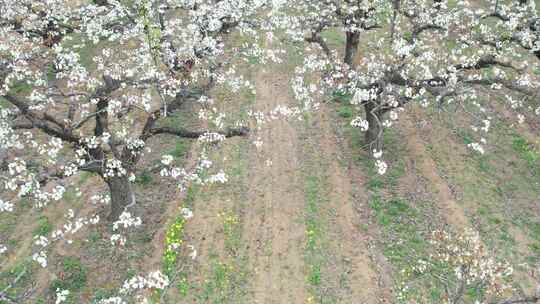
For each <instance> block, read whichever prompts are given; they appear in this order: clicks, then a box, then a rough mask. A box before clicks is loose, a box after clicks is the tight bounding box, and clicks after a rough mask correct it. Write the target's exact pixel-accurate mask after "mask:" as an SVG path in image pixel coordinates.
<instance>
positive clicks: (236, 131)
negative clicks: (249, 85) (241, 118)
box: [150, 127, 249, 139]
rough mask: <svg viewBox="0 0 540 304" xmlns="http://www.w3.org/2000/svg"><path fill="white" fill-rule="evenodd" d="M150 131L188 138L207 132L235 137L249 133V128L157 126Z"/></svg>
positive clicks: (155, 133)
mask: <svg viewBox="0 0 540 304" xmlns="http://www.w3.org/2000/svg"><path fill="white" fill-rule="evenodd" d="M150 133H151V134H152V135H157V134H170V135H176V136H179V137H182V138H190V139H197V138H199V137H201V136H202V135H204V134H207V133H218V134H221V135H223V136H225V137H227V138H230V137H235V136H246V135H248V134H249V128H247V127H241V128H231V129H228V130H227V131H225V132H223V131H217V132H212V131H190V130H186V129H175V128H168V127H159V128H153V129H151V130H150Z"/></svg>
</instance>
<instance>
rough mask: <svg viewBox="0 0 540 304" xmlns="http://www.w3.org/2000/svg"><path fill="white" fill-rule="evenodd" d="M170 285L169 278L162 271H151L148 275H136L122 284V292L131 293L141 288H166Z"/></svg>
mask: <svg viewBox="0 0 540 304" xmlns="http://www.w3.org/2000/svg"><path fill="white" fill-rule="evenodd" d="M167 286H169V278H168V277H167V276H166V275H164V274H163V273H161V271H159V270H157V271H153V272H150V273H149V274H148V275H147V276H146V277H144V276H134V277H133V278H131V279H129V280H126V281H125V282H124V284H123V285H122V289H121V291H120V292H121V293H130V292H132V291H135V290H139V289H160V290H161V289H165V288H166V287H167Z"/></svg>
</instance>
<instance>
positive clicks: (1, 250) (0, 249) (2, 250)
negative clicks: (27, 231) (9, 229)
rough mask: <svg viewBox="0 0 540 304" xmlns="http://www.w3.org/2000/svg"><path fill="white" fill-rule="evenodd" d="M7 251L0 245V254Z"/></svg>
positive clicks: (5, 247)
mask: <svg viewBox="0 0 540 304" xmlns="http://www.w3.org/2000/svg"><path fill="white" fill-rule="evenodd" d="M7 250H8V248H7V246H6V245H3V244H0V254H4V252H6V251H7Z"/></svg>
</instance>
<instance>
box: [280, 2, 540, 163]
mask: <svg viewBox="0 0 540 304" xmlns="http://www.w3.org/2000/svg"><path fill="white" fill-rule="evenodd" d="M288 4H289V6H290V7H289V8H288V10H289V11H291V12H293V17H290V19H291V20H292V21H290V22H289V23H290V24H291V25H290V27H291V28H294V29H290V30H288V32H289V33H291V36H292V37H294V38H295V39H297V40H305V41H307V44H304V45H306V47H307V48H308V55H307V56H306V58H305V62H304V64H303V66H302V67H299V68H298V69H297V76H296V79H295V80H294V82H293V86H294V90H295V93H296V96H297V97H298V99H302V100H306V99H313V98H316V96H315V95H316V93H320V95H323V96H329V95H331V94H332V93H333V94H336V93H339V94H342V95H346V96H350V97H351V98H350V102H351V103H352V104H353V105H355V106H357V107H359V108H363V110H364V115H363V116H360V117H356V118H354V119H353V120H352V121H351V125H352V126H354V127H358V128H359V129H360V130H361V131H362V132H365V144H366V146H367V147H368V149H369V151H370V152H372V153H373V156H375V158H377V163H376V164H377V167H378V169H379V170H378V171H379V173H384V172H385V171H386V164H385V163H384V161H382V158H381V156H382V152H381V151H382V148H383V147H382V134H383V130H384V128H387V127H390V126H391V125H392V124H393V121H394V120H396V119H398V117H399V113H400V112H401V111H402V110H403V109H404V107H405V106H407V105H408V104H411V103H418V104H420V105H422V106H425V107H427V106H434V107H437V108H439V109H444V107H445V106H448V105H452V106H454V107H463V108H467V109H468V110H470V108H471V107H472V108H474V109H475V111H474V115H475V117H476V118H477V119H476V122H475V125H474V126H472V128H473V129H475V130H477V134H478V138H477V139H476V142H473V143H471V144H470V145H469V146H470V148H472V149H474V150H476V151H477V152H479V153H483V152H484V146H485V144H486V140H485V138H484V134H482V133H485V132H488V131H489V128H490V122H491V120H492V118H493V117H491V116H490V115H488V111H486V109H485V107H484V106H483V105H482V104H483V103H484V102H485V101H487V102H491V101H490V100H494V99H495V98H496V97H499V96H504V97H505V99H506V101H507V103H508V104H509V106H511V107H512V108H513V109H514V110H515V112H517V114H516V116H517V120H518V121H519V122H523V121H524V120H525V119H527V117H528V119H535V118H534V117H538V115H540V101H539V98H538V93H537V92H538V86H539V81H538V76H537V75H536V74H537V73H538V69H537V66H538V59H539V58H540V57H538V55H539V54H540V53H539V52H540V19H539V17H538V11H537V8H536V6H535V2H534V1H496V0H493V1H491V0H490V1H467V0H457V1H444V0H435V1H433V0H359V1H352V0H324V1H314V0H297V1H290V2H289V3H288ZM336 29H337V30H338V31H340V32H343V33H344V34H345V37H346V39H345V40H346V41H345V45H344V47H343V48H342V49H336V50H332V49H331V48H330V46H329V45H330V44H329V43H328V41H327V40H325V38H324V34H325V33H327V32H328V31H331V30H333V31H335V30H336ZM311 45H315V46H317V48H318V49H319V51H317V52H311V51H309V50H310V47H311ZM313 74H316V75H320V76H321V77H316V79H315V80H313V77H312V76H313Z"/></svg>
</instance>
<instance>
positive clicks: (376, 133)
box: [364, 103, 383, 154]
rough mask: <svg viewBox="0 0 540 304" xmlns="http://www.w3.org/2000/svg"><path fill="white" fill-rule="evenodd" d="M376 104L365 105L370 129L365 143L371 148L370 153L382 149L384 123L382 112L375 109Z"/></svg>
mask: <svg viewBox="0 0 540 304" xmlns="http://www.w3.org/2000/svg"><path fill="white" fill-rule="evenodd" d="M375 107H376V105H374V104H372V103H367V104H365V105H364V110H365V111H366V120H367V121H368V123H369V127H368V130H367V132H366V135H365V144H366V146H367V148H368V149H369V153H370V154H373V150H376V151H381V150H382V148H383V147H382V144H383V141H382V125H381V117H380V112H378V111H377V110H375Z"/></svg>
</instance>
